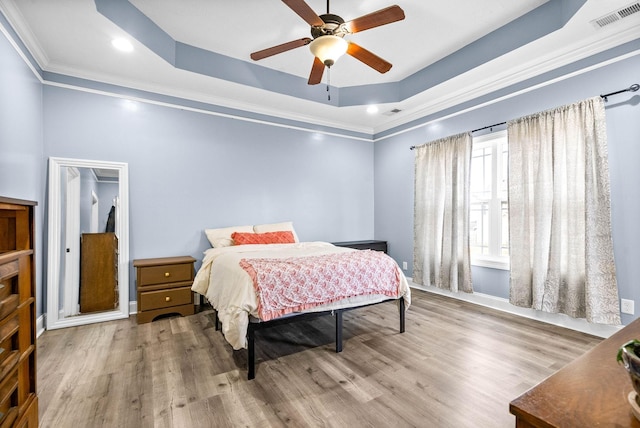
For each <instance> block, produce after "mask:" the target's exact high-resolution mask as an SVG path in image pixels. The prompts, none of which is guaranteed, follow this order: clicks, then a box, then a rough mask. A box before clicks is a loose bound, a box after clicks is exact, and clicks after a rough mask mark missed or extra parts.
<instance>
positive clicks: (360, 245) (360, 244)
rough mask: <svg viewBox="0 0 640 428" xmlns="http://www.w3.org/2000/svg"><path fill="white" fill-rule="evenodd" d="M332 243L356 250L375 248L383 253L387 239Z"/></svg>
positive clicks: (385, 250) (385, 249)
mask: <svg viewBox="0 0 640 428" xmlns="http://www.w3.org/2000/svg"><path fill="white" fill-rule="evenodd" d="M333 245H335V246H336V247H348V248H355V249H356V250H376V251H382V252H383V253H386V252H387V241H375V240H368V241H345V242H334V243H333Z"/></svg>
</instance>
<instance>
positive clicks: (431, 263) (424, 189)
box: [413, 133, 473, 293]
mask: <svg viewBox="0 0 640 428" xmlns="http://www.w3.org/2000/svg"><path fill="white" fill-rule="evenodd" d="M471 142H472V140H471V133H465V134H460V135H454V136H452V137H447V138H443V139H440V140H436V141H433V142H431V143H427V144H424V145H422V146H419V147H416V148H415V186H414V191H415V195H414V204H415V206H414V223H413V224H414V248H413V281H414V282H416V283H418V284H422V285H433V286H436V287H439V288H444V289H447V290H451V291H458V290H462V291H466V292H469V293H470V292H472V291H473V288H472V285H471V263H470V257H469V168H470V166H471Z"/></svg>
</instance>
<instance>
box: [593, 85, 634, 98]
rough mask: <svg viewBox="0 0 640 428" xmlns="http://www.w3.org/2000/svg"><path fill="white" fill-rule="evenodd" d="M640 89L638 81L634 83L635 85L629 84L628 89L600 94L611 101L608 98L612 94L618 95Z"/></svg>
mask: <svg viewBox="0 0 640 428" xmlns="http://www.w3.org/2000/svg"><path fill="white" fill-rule="evenodd" d="M638 89H640V85H638V84H637V83H634V84H633V85H631V86H629V87H628V88H626V89H620V90H619V91H615V92H609V93H608V94H604V95H600V97H601V98H603V99H604V100H605V101H609V100H608V99H607V98H608V97H610V96H611V95H618V94H621V93H623V92H635V91H637V90H638Z"/></svg>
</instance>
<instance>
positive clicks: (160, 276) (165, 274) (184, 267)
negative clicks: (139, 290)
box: [138, 263, 193, 286]
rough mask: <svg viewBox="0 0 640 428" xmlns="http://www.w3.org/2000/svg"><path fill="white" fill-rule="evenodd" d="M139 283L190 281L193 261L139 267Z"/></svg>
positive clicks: (140, 284)
mask: <svg viewBox="0 0 640 428" xmlns="http://www.w3.org/2000/svg"><path fill="white" fill-rule="evenodd" d="M139 269H140V272H139V275H140V283H139V284H138V285H139V286H145V285H152V284H167V283H170V282H179V281H191V280H192V271H193V263H189V264H179V265H178V264H177V265H164V266H148V267H142V268H139Z"/></svg>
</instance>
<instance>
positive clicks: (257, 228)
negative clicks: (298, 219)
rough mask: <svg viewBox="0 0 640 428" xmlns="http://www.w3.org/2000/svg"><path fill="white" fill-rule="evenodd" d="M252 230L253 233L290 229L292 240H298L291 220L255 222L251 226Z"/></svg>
mask: <svg viewBox="0 0 640 428" xmlns="http://www.w3.org/2000/svg"><path fill="white" fill-rule="evenodd" d="M253 231H254V232H255V233H266V232H281V231H290V232H291V233H293V239H294V241H296V242H300V241H299V240H298V235H297V234H296V231H295V229H294V228H293V222H291V221H285V222H283V223H269V224H256V225H254V226H253Z"/></svg>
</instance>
